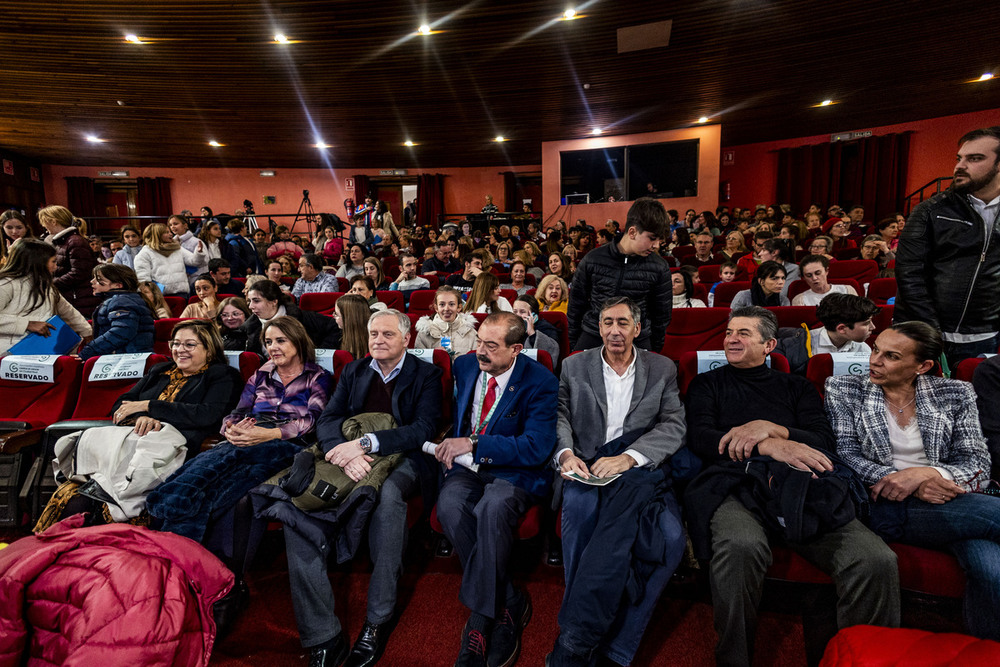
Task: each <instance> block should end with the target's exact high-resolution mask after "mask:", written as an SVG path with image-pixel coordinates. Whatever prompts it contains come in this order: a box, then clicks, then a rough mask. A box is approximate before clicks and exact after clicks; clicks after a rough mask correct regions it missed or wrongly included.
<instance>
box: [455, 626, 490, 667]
mask: <svg viewBox="0 0 1000 667" xmlns="http://www.w3.org/2000/svg"><path fill="white" fill-rule="evenodd" d="M463 633H464V634H463V635H462V650H461V651H459V653H458V660H456V661H455V667H487V665H486V635H484V634H483V633H482V632H480V631H479V630H470V629H469V628H468V627H466V628H465V630H463Z"/></svg>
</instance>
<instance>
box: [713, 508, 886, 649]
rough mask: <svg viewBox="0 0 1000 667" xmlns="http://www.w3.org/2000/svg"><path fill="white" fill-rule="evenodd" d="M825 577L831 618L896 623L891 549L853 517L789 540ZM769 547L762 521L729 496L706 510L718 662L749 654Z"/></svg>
mask: <svg viewBox="0 0 1000 667" xmlns="http://www.w3.org/2000/svg"><path fill="white" fill-rule="evenodd" d="M789 546H790V547H791V548H792V549H794V550H795V551H796V552H798V553H799V555H801V556H803V557H804V558H805V559H806V560H808V561H809V562H810V563H812V564H813V565H815V566H816V567H818V568H819V569H821V570H823V571H824V572H826V573H827V574H829V575H830V577H831V578H832V579H833V583H834V586H835V587H836V590H837V624H838V626H839V627H841V628H845V627H848V626H851V625H861V624H871V625H882V626H887V627H898V626H899V613H900V612H899V571H898V570H897V568H896V554H895V553H893V551H892V549H890V548H889V547H888V546H887V545H886V544H885V542H883V541H882V540H881V539H879V537H878V536H877V535H875V533H873V532H871V531H870V530H868V528H866V527H865V526H864V525H863V524H862V523H861V522H860V521H858V520H856V519H855V520H854V521H851V522H850V523H849V524H847V525H846V526H844V527H843V528H840V529H838V530H835V531H832V532H830V533H827V534H826V535H824V536H822V537H820V538H819V539H817V540H815V541H813V542H810V543H809V544H796V545H792V544H790V545H789ZM770 565H771V548H770V546H769V545H768V541H767V534H766V532H765V531H764V528H763V526H761V524H760V522H759V521H758V520H757V518H756V517H755V516H754V515H753V513H752V512H750V510H748V509H747V508H746V507H744V506H743V504H742V503H741V502H740V501H738V500H736V499H735V498H733V497H732V496H730V497H728V498H726V500H725V501H724V502H723V503H722V505H721V506H720V507H719V509H718V510H717V511H716V512H715V515H714V516H712V560H711V565H710V569H711V586H712V605H713V607H714V612H715V631H716V633H718V644H716V647H715V659H716V662H717V664H718V665H720V666H725V665H750V664H751V663H752V661H753V645H754V634H755V633H756V630H757V606H758V604H759V603H760V596H761V589H762V588H763V585H764V575H765V573H766V572H767V568H768V567H770Z"/></svg>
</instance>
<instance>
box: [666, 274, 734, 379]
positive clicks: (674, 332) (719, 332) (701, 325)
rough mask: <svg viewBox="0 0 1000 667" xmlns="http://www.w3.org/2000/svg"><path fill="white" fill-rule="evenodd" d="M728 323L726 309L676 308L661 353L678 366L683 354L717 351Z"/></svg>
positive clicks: (727, 310)
mask: <svg viewBox="0 0 1000 667" xmlns="http://www.w3.org/2000/svg"><path fill="white" fill-rule="evenodd" d="M719 287H722V285H719ZM716 291H718V290H716ZM716 299H718V296H716ZM728 321H729V309H728V308H678V309H676V310H674V311H673V314H672V315H671V316H670V325H669V326H668V327H667V334H666V336H665V337H664V340H663V350H662V351H661V353H662V354H663V356H665V357H670V358H671V359H673V360H674V361H675V362H678V361H680V359H681V355H683V354H684V353H685V352H693V351H697V350H721V349H722V339H723V337H724V336H725V333H726V323H727V322H728Z"/></svg>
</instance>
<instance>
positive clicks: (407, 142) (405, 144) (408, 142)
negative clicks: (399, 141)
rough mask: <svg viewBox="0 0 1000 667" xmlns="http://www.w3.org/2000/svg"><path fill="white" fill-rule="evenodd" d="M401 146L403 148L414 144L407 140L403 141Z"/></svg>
mask: <svg viewBox="0 0 1000 667" xmlns="http://www.w3.org/2000/svg"><path fill="white" fill-rule="evenodd" d="M403 145H404V146H416V144H415V143H413V142H412V141H410V140H409V139H407V140H406V141H404V142H403Z"/></svg>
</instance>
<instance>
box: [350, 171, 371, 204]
mask: <svg viewBox="0 0 1000 667" xmlns="http://www.w3.org/2000/svg"><path fill="white" fill-rule="evenodd" d="M371 191H372V182H371V180H370V179H369V178H368V177H367V176H364V175H357V176H355V177H354V204H355V205H356V206H357V207H358V208H361V207H362V206H364V205H365V197H367V196H369V195H370V194H371Z"/></svg>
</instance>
